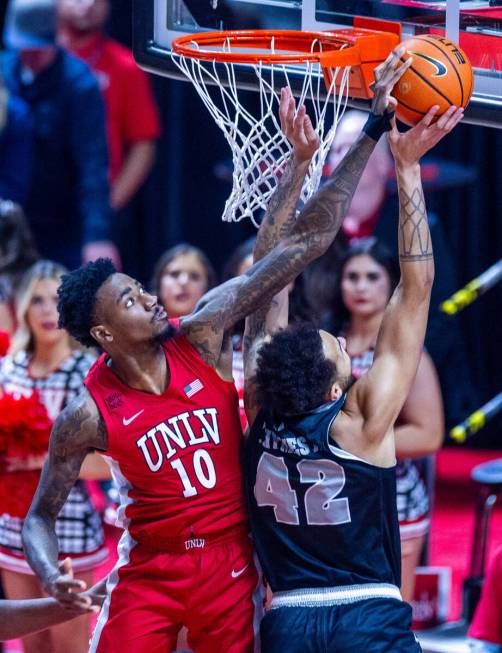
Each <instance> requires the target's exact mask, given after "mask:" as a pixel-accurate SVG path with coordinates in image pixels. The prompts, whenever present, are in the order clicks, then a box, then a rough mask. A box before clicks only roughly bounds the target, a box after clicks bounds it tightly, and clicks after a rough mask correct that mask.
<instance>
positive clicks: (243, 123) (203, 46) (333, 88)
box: [172, 29, 399, 226]
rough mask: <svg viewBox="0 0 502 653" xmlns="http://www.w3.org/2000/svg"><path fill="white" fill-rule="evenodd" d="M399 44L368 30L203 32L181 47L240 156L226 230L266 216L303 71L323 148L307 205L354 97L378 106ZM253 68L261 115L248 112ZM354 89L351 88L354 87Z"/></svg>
mask: <svg viewBox="0 0 502 653" xmlns="http://www.w3.org/2000/svg"><path fill="white" fill-rule="evenodd" d="M398 42H399V37H398V36H397V35H396V34H392V33H388V32H377V31H374V30H365V29H346V30H339V31H330V32H297V31H292V30H243V31H226V32H224V31H222V32H202V33H199V34H190V35H188V36H182V37H180V38H177V39H175V40H174V41H173V44H172V58H173V61H174V63H175V64H176V65H177V66H178V67H179V68H180V69H181V70H182V71H183V73H184V74H185V75H186V76H187V77H188V78H189V79H190V80H191V81H192V83H193V84H194V86H195V89H196V91H197V93H198V94H199V96H200V97H201V99H202V101H203V102H204V104H205V105H206V107H207V109H208V110H209V112H210V113H211V115H212V116H213V118H214V119H215V121H216V124H217V125H218V127H219V128H220V129H221V130H222V131H223V133H224V135H225V138H226V140H227V142H228V144H229V145H230V148H231V150H232V160H233V174H232V177H233V188H232V193H231V195H230V197H229V198H228V200H227V202H226V205H225V209H224V212H223V220H224V221H226V222H238V221H239V220H241V219H243V218H246V217H248V218H250V219H251V220H252V221H253V223H254V224H255V225H256V226H258V220H257V218H258V212H259V211H260V210H264V209H266V206H267V202H268V200H269V198H270V196H271V195H272V193H273V192H274V190H275V187H276V185H277V180H278V179H279V177H280V175H281V174H282V171H283V170H284V166H285V164H286V162H287V160H288V158H289V156H290V153H291V145H290V144H289V142H288V140H287V139H286V137H285V136H284V134H283V133H282V131H281V128H280V123H279V120H278V107H279V101H280V88H281V87H283V86H287V87H289V88H290V89H291V91H292V92H293V89H292V87H291V83H290V77H291V73H292V71H293V70H294V69H295V68H296V69H297V68H298V67H301V70H302V82H301V85H300V88H299V89H295V91H297V92H295V93H294V94H295V95H297V96H298V103H297V105H298V106H301V105H302V104H306V105H307V109H308V112H309V115H310V117H311V119H312V125H313V127H314V130H315V131H316V133H317V135H318V137H319V140H320V146H319V149H318V150H317V152H316V154H315V155H314V157H313V159H312V162H311V164H310V167H309V171H308V173H307V177H306V180H305V183H304V186H303V189H302V192H301V200H302V201H303V202H306V201H307V200H308V199H309V198H310V197H311V196H312V195H313V194H314V193H315V191H316V190H317V188H318V186H319V183H320V181H321V175H322V169H323V165H324V161H325V159H326V156H327V154H328V152H329V149H330V147H331V144H332V142H333V138H334V136H335V132H336V127H337V125H338V122H339V120H340V118H341V116H342V115H343V112H344V111H345V108H346V106H347V101H348V98H349V96H350V97H359V98H370V97H371V96H372V93H371V90H370V84H371V82H372V81H373V69H374V67H375V66H377V65H378V64H379V63H380V62H382V61H384V59H385V58H386V56H387V55H388V54H389V53H390V52H391V50H392V49H393V48H394V47H395V46H396V45H397V43H398ZM236 65H239V66H242V65H244V66H246V65H247V66H248V67H249V71H250V74H252V75H254V77H255V79H254V83H253V86H257V87H258V90H259V109H258V110H256V109H255V110H250V109H249V108H248V107H246V106H245V100H244V99H243V96H242V92H239V85H238V83H237V79H236V74H235V66H236ZM349 82H350V84H349Z"/></svg>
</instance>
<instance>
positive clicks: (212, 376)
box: [84, 335, 247, 541]
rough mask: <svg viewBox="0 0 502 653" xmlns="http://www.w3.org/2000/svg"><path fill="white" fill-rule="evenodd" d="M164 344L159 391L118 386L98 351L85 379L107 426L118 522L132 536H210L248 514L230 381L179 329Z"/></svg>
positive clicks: (234, 394) (239, 432) (235, 399)
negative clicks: (165, 380) (165, 374)
mask: <svg viewBox="0 0 502 653" xmlns="http://www.w3.org/2000/svg"><path fill="white" fill-rule="evenodd" d="M164 350H165V354H166V359H167V364H168V367H169V372H170V382H169V385H168V387H167V388H166V390H165V392H164V393H163V394H161V395H154V394H150V393H147V392H142V391H139V390H134V389H133V388H130V387H129V386H127V385H125V384H124V383H123V382H122V381H121V380H120V379H119V378H118V377H117V376H116V374H114V372H112V370H111V369H110V368H109V367H108V365H107V356H106V355H105V354H103V355H102V356H101V357H100V358H99V359H98V360H97V361H96V363H95V364H94V365H93V367H92V368H91V369H90V370H89V373H88V375H87V377H86V379H85V381H84V383H85V385H86V386H87V389H88V390H89V392H90V393H91V395H92V397H93V399H94V401H95V402H96V404H97V406H98V408H99V410H100V412H101V415H102V416H103V419H104V421H105V424H106V428H107V431H108V449H107V451H106V455H107V456H108V457H109V460H108V462H109V463H110V467H111V469H112V474H113V477H114V480H115V482H116V483H117V486H118V488H119V491H120V496H121V508H120V510H119V523H120V525H122V526H125V527H127V528H128V529H129V532H130V534H131V536H132V537H133V538H134V539H135V540H138V541H144V540H146V539H148V540H149V541H151V539H152V538H155V537H156V536H158V537H167V538H178V537H180V538H183V537H185V536H186V537H189V538H190V537H197V536H198V535H210V534H212V533H216V532H218V531H221V530H224V529H228V528H231V527H234V526H237V525H240V524H245V523H246V520H247V514H246V508H245V499H244V492H243V480H242V472H241V465H240V450H241V444H242V438H243V436H242V430H241V425H240V421H239V405H238V397H237V392H236V389H235V386H234V384H233V382H231V381H224V380H223V379H222V378H221V377H220V376H219V375H218V374H217V372H216V371H215V370H214V369H213V368H212V367H210V366H209V365H207V364H206V363H205V362H204V361H203V360H202V358H201V357H200V356H199V354H198V353H197V351H196V350H195V349H194V348H193V346H192V345H191V344H190V342H189V341H188V340H187V339H186V338H185V336H182V335H177V336H175V337H174V338H173V339H172V340H169V341H168V342H167V343H166V344H165V345H164ZM124 511H125V513H124ZM124 517H125V519H124Z"/></svg>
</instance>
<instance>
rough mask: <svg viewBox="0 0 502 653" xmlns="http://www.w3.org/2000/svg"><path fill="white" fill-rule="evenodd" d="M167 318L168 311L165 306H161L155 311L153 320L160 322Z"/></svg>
mask: <svg viewBox="0 0 502 653" xmlns="http://www.w3.org/2000/svg"><path fill="white" fill-rule="evenodd" d="M165 319H167V313H166V312H165V310H164V309H163V308H159V309H158V310H157V311H155V315H154V316H153V319H152V322H160V321H161V320H165Z"/></svg>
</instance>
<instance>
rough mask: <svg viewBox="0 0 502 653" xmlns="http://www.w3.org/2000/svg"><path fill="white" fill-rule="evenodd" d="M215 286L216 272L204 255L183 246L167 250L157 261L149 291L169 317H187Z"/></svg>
mask: <svg viewBox="0 0 502 653" xmlns="http://www.w3.org/2000/svg"><path fill="white" fill-rule="evenodd" d="M215 285H216V273H215V271H214V268H213V266H212V265H211V262H210V261H209V259H208V258H207V256H206V255H205V254H204V252H203V251H202V250H201V249H199V248H198V247H194V246H193V245H188V244H187V243H182V244H181V245H175V246H174V247H171V249H168V250H167V251H166V252H164V254H162V256H161V257H160V259H159V260H158V261H157V264H156V265H155V269H154V272H153V279H152V292H153V294H154V295H157V297H158V298H159V302H160V303H161V304H162V306H163V307H164V308H165V309H166V312H167V314H168V315H169V317H171V318H172V317H181V316H182V315H189V314H190V313H191V312H192V311H193V309H194V308H195V305H196V304H197V302H198V301H199V299H200V298H201V297H202V295H204V294H205V293H206V292H207V291H208V290H210V289H211V288H212V287H213V286H215Z"/></svg>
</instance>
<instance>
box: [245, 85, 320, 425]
mask: <svg viewBox="0 0 502 653" xmlns="http://www.w3.org/2000/svg"><path fill="white" fill-rule="evenodd" d="M279 118H280V122H281V129H282V132H283V133H284V134H285V136H286V137H287V138H288V140H289V142H290V143H291V145H292V147H293V151H292V155H291V158H290V160H289V161H288V163H287V166H286V169H285V170H284V172H283V174H282V176H281V178H280V179H279V181H278V184H277V188H276V190H275V192H274V194H273V195H272V197H271V199H270V201H269V203H268V206H267V211H266V213H265V216H264V218H263V221H262V223H261V225H260V229H259V231H258V236H257V238H256V245H255V248H254V253H253V254H254V260H255V261H259V260H261V259H262V258H263V257H264V256H266V255H267V254H268V253H269V252H270V251H271V250H272V249H273V248H274V247H275V246H276V245H277V244H278V243H279V242H280V240H281V239H282V238H285V237H286V236H287V235H288V234H290V233H291V230H292V228H293V226H294V224H295V221H296V209H297V205H298V200H299V199H300V193H301V190H302V186H303V182H304V181H305V176H306V174H307V172H308V168H309V165H310V161H311V160H312V157H313V156H314V154H315V152H316V150H317V149H318V147H319V137H318V136H317V134H316V132H315V131H314V128H313V126H312V123H311V121H310V118H309V117H308V116H307V114H306V111H305V107H304V106H301V107H299V109H298V112H296V103H295V100H294V98H293V96H292V95H291V91H290V90H289V89H286V88H283V89H281V101H280V105H279ZM288 309H289V287H288V286H287V287H286V288H283V289H282V290H281V291H280V292H279V293H278V294H277V295H276V296H275V297H274V298H273V299H272V301H271V302H270V303H269V304H265V305H263V306H260V308H258V309H257V310H256V311H255V312H254V313H252V314H251V315H249V316H248V317H247V318H246V327H245V330H244V341H243V350H244V351H243V353H244V379H245V385H244V403H245V406H246V416H247V419H248V423H249V424H252V423H253V421H254V419H255V417H256V414H257V413H258V410H259V405H258V402H257V400H256V396H255V383H254V376H255V369H256V358H257V353H258V350H259V349H260V347H261V345H262V343H263V342H264V340H265V339H266V338H268V337H269V336H271V335H272V334H274V333H275V332H276V331H277V330H278V329H281V328H284V327H286V326H287V324H288Z"/></svg>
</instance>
